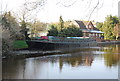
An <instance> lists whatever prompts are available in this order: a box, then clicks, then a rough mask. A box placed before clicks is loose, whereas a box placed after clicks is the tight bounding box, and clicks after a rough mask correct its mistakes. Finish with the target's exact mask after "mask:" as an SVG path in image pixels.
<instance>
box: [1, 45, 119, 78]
mask: <svg viewBox="0 0 120 81" xmlns="http://www.w3.org/2000/svg"><path fill="white" fill-rule="evenodd" d="M119 49H120V45H110V46H102V47H91V48H81V49H77V50H74V51H70V50H69V51H67V52H66V53H65V54H62V55H50V56H42V57H36V58H26V59H8V60H3V75H2V76H3V79H86V78H88V79H91V78H92V79H94V78H97V79H105V78H107V79H111V78H112V79H117V75H118V74H117V69H118V62H119V61H120V50H119ZM108 67H110V68H108ZM101 68H102V70H101ZM81 74H82V75H81ZM102 74H103V75H102Z"/></svg>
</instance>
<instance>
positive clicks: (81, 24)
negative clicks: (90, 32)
mask: <svg viewBox="0 0 120 81" xmlns="http://www.w3.org/2000/svg"><path fill="white" fill-rule="evenodd" d="M75 21H76V23H77V24H78V25H79V27H80V28H81V29H87V28H86V25H85V24H84V23H83V22H82V21H78V20H75Z"/></svg>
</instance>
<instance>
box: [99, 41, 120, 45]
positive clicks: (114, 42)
mask: <svg viewBox="0 0 120 81" xmlns="http://www.w3.org/2000/svg"><path fill="white" fill-rule="evenodd" d="M97 43H98V45H100V44H120V41H104V42H97Z"/></svg>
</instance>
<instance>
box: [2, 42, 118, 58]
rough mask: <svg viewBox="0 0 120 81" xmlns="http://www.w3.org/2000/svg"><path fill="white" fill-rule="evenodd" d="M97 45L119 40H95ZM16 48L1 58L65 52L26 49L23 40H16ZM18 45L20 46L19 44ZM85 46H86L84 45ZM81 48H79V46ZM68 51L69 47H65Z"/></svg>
mask: <svg viewBox="0 0 120 81" xmlns="http://www.w3.org/2000/svg"><path fill="white" fill-rule="evenodd" d="M97 43H98V46H103V45H110V44H120V41H106V42H97ZM15 44H16V48H15V49H14V51H13V53H12V54H10V55H9V56H6V57H3V58H11V57H12V58H29V57H39V56H46V55H56V54H63V53H64V54H65V50H62V49H61V50H49V51H48V50H46V51H45V50H44V51H40V50H30V49H28V46H27V44H26V42H25V41H16V42H15ZM19 45H20V46H19ZM86 47H87V46H86ZM88 48H89V47H88ZM76 49H77V48H75V50H74V51H76ZM79 49H81V48H79ZM67 50H68V51H69V52H70V51H71V49H67Z"/></svg>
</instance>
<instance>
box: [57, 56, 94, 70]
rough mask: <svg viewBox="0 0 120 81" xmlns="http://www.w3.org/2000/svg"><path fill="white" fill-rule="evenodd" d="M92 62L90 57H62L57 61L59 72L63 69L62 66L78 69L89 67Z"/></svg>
mask: <svg viewBox="0 0 120 81" xmlns="http://www.w3.org/2000/svg"><path fill="white" fill-rule="evenodd" d="M92 61H93V56H92V55H83V56H77V57H76V56H71V57H64V58H60V59H59V67H60V70H61V69H62V67H63V64H66V63H67V64H69V65H71V66H72V67H78V66H80V65H84V66H91V64H92Z"/></svg>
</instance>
